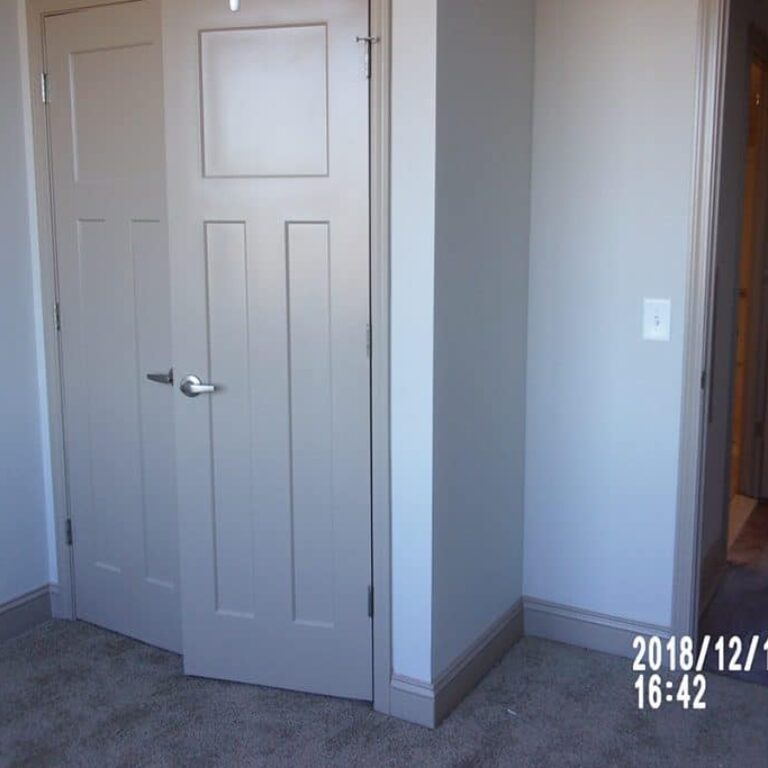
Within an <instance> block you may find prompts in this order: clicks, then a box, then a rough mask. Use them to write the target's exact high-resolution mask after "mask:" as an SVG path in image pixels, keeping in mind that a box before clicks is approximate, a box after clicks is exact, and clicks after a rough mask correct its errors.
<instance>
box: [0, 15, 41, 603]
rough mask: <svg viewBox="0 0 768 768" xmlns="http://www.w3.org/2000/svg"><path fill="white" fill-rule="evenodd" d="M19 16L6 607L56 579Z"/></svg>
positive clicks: (3, 359) (13, 21)
mask: <svg viewBox="0 0 768 768" xmlns="http://www.w3.org/2000/svg"><path fill="white" fill-rule="evenodd" d="M18 11H19V3H18V2H17V0H0V72H1V73H2V77H1V78H0V179H2V183H1V184H0V233H2V238H0V272H1V275H2V276H1V277H0V370H2V371H3V385H2V391H1V392H0V425H2V426H1V427H0V605H2V604H3V603H5V602H8V601H9V600H12V599H14V598H16V597H19V596H21V595H23V594H26V593H27V592H30V591H32V590H35V589H37V588H39V587H41V586H43V585H45V584H47V583H48V581H49V563H48V550H47V537H48V532H47V520H46V498H45V476H44V467H43V448H42V441H41V417H40V398H39V387H38V383H39V379H38V337H37V332H38V328H37V326H36V320H37V318H36V305H35V291H34V284H35V270H34V267H33V264H34V262H33V257H32V248H31V243H30V226H29V223H30V222H29V213H28V209H29V198H28V186H27V171H28V168H27V145H26V142H25V120H24V110H23V92H22V76H21V53H20V43H19V40H20V32H19V16H18Z"/></svg>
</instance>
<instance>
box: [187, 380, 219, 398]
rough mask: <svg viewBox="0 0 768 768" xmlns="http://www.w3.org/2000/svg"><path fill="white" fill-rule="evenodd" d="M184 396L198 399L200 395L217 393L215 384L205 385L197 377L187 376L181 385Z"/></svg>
mask: <svg viewBox="0 0 768 768" xmlns="http://www.w3.org/2000/svg"><path fill="white" fill-rule="evenodd" d="M179 389H180V390H181V391H182V394H185V395H186V396H187V397H197V396H198V395H210V394H212V393H213V392H215V391H216V385H215V384H203V382H202V381H200V379H199V378H198V377H197V376H187V377H186V378H185V379H184V381H182V382H181V384H179Z"/></svg>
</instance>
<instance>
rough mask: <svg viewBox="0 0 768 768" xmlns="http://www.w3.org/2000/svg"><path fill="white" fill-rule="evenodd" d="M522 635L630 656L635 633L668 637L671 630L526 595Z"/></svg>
mask: <svg viewBox="0 0 768 768" xmlns="http://www.w3.org/2000/svg"><path fill="white" fill-rule="evenodd" d="M523 605H524V612H525V635H526V637H541V638H544V639H545V640H555V641H557V642H559V643H566V644H568V645H575V646H578V647H580V648H588V649H590V650H593V651H601V652H602V653H611V654H613V655H614V656H625V657H628V658H632V657H633V656H634V655H635V651H634V650H633V648H632V641H633V640H634V639H635V638H636V637H637V636H638V635H644V636H646V637H653V636H656V637H661V638H664V639H666V638H668V637H669V636H670V633H671V630H670V629H669V627H661V626H657V625H655V624H644V623H641V622H636V621H629V620H627V619H622V618H618V617H616V616H607V615H605V614H602V613H595V612H594V611H585V610H581V609H578V608H572V607H570V606H566V605H558V604H557V603H548V602H546V601H544V600H537V599H535V598H531V597H526V598H524V600H523Z"/></svg>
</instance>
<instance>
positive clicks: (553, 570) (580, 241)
mask: <svg viewBox="0 0 768 768" xmlns="http://www.w3.org/2000/svg"><path fill="white" fill-rule="evenodd" d="M697 20H698V2H697V0H675V2H669V0H622V1H621V2H616V0H579V2H573V0H538V2H537V16H536V73H535V91H534V92H535V106H534V151H533V185H532V216H531V278H530V295H529V306H530V313H529V335H528V388H527V443H526V475H525V480H526V491H525V578H524V591H525V594H526V595H527V596H530V597H534V598H538V599H541V600H546V601H550V602H553V603H559V604H565V605H568V606H573V607H575V608H580V609H587V610H591V611H596V612H599V613H603V614H609V615H613V616H618V617H624V618H627V619H632V620H634V621H638V622H648V623H651V624H658V625H669V623H670V621H671V606H672V584H673V553H674V542H675V520H676V500H677V464H678V447H679V432H680V404H681V387H682V360H683V328H682V325H681V324H682V319H683V316H684V305H685V280H686V273H687V264H688V257H689V230H690V212H691V199H692V198H691V181H692V157H693V139H694V100H695V96H696V69H695V67H696V47H697ZM644 297H649V298H669V299H671V300H672V340H671V343H668V344H665V343H651V342H644V341H642V338H641V329H642V325H641V323H642V302H643V298H644Z"/></svg>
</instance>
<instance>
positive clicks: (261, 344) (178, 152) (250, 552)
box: [163, 0, 372, 699]
mask: <svg viewBox="0 0 768 768" xmlns="http://www.w3.org/2000/svg"><path fill="white" fill-rule="evenodd" d="M367 5H368V4H367V2H365V0H328V1H327V2H318V1H317V0H295V1H294V2H290V3H285V2H275V1H267V2H244V3H242V5H241V10H240V12H238V13H231V12H229V10H228V8H227V4H226V3H211V2H208V0H194V1H192V2H190V0H183V1H182V0H168V1H167V2H165V3H164V4H163V9H164V23H163V30H164V55H165V77H166V81H165V82H166V89H165V90H166V94H167V95H168V98H167V111H166V135H167V137H168V142H167V145H168V168H169V173H168V180H169V206H170V208H169V211H170V221H171V228H170V237H171V265H172V275H173V280H172V283H173V315H174V323H173V328H174V354H175V363H176V368H177V370H178V372H179V374H180V375H181V376H183V375H187V374H194V375H197V376H199V377H200V378H201V379H202V380H203V381H205V380H208V381H210V382H212V383H213V384H215V385H216V386H217V390H216V392H215V393H213V394H212V395H210V396H203V397H197V398H194V399H187V398H185V397H184V396H183V395H181V394H179V393H177V397H176V424H177V445H178V454H177V455H178V477H179V500H180V522H181V525H180V530H181V563H182V577H183V583H184V590H183V602H182V615H183V625H184V663H185V669H186V670H187V672H189V673H191V674H198V675H204V676H209V677H221V678H228V679H234V680H240V681H245V682H252V683H261V684H266V685H271V686H277V687H284V688H292V689H299V690H306V691H313V692H318V693H325V694H331V695H339V696H346V697H350V698H361V699H370V698H371V695H372V667H371V662H372V634H371V633H372V629H371V619H370V617H369V616H368V607H367V602H368V587H369V585H370V583H371V582H370V579H371V517H370V515H371V509H370V394H369V393H370V369H369V360H368V355H367V349H366V346H367V345H366V328H367V324H368V320H369V288H368V282H369V227H368V217H369V180H368V164H369V157H368V81H367V80H366V78H365V72H364V50H363V48H362V47H361V46H360V45H359V44H358V43H357V42H356V39H355V38H356V36H357V35H365V34H367V30H368V7H367Z"/></svg>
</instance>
